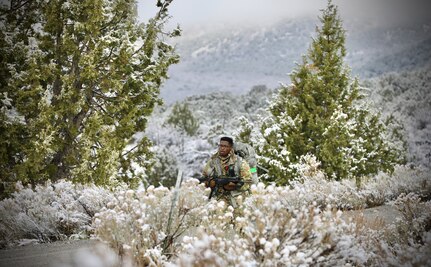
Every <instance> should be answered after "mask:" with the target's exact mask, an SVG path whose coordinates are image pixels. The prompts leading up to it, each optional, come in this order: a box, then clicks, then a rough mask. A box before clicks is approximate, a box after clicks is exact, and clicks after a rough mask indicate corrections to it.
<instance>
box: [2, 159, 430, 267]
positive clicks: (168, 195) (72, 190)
mask: <svg viewBox="0 0 431 267" xmlns="http://www.w3.org/2000/svg"><path fill="white" fill-rule="evenodd" d="M306 163H307V164H303V165H301V166H298V169H300V170H301V173H302V175H303V177H302V180H303V182H302V183H301V182H297V183H294V184H293V185H291V186H288V187H285V186H280V187H277V186H273V185H271V186H265V185H264V184H262V183H259V184H258V185H257V186H256V185H253V186H252V188H251V191H252V194H251V195H250V196H249V197H247V198H243V197H239V198H237V200H238V201H237V202H238V205H239V209H238V210H234V209H233V208H232V207H227V206H226V203H224V202H223V201H220V202H217V201H215V200H212V201H210V202H208V200H207V197H208V194H209V189H205V188H204V186H203V185H202V184H200V185H199V184H198V181H197V180H194V179H189V180H186V181H184V183H183V185H182V188H181V191H180V194H179V200H178V204H177V206H176V209H174V213H173V217H172V218H173V221H172V227H171V229H170V230H169V231H168V229H167V218H168V214H169V212H170V207H171V203H172V202H171V201H172V197H173V192H174V191H173V190H169V189H168V188H166V187H154V186H150V187H148V188H146V189H144V188H139V189H137V190H130V189H127V188H119V189H118V190H116V191H113V192H109V191H107V190H106V189H103V188H101V187H97V186H90V185H73V184H71V183H70V182H64V181H60V182H57V183H47V184H46V185H44V186H41V185H39V186H37V187H35V188H30V187H21V186H19V188H18V191H17V192H15V193H14V194H13V198H10V199H5V200H3V201H1V202H0V211H1V212H0V237H1V239H2V240H3V241H6V242H8V243H9V244H11V243H13V242H15V243H16V242H19V239H22V238H35V239H39V240H40V241H42V242H43V241H49V240H57V239H65V238H71V237H72V238H73V237H76V238H79V237H85V236H87V235H88V234H89V233H93V234H94V237H95V238H98V239H100V240H102V241H104V242H106V243H107V244H109V246H110V247H111V248H113V250H114V251H115V254H118V255H120V259H122V260H123V261H124V260H130V261H132V262H135V263H137V264H138V266H147V265H148V264H150V263H151V264H155V265H157V264H158V265H164V264H177V265H180V266H184V265H189V263H190V262H195V263H196V264H198V263H202V264H203V262H207V263H208V262H211V263H213V262H218V263H220V264H219V265H220V266H221V265H237V264H243V263H249V264H251V265H268V266H273V265H274V264H275V265H277V264H278V263H280V264H281V263H282V262H284V263H285V262H288V263H291V264H292V265H299V264H301V263H304V262H305V263H308V264H312V263H316V264H319V265H332V266H333V265H343V264H346V263H352V262H353V263H354V264H355V265H366V266H370V265H381V264H379V263H381V262H383V263H388V262H392V263H394V264H393V265H397V264H395V263H397V262H398V263H403V264H407V263H409V262H426V260H427V259H428V258H427V257H426V255H427V254H426V249H427V248H429V244H430V243H429V241H430V240H431V239H429V229H430V228H429V218H430V216H431V214H430V212H429V202H426V203H423V202H421V201H420V200H421V199H429V197H430V195H429V194H430V192H431V189H430V186H431V185H430V183H429V170H412V169H409V168H405V167H397V168H396V170H395V172H394V174H393V175H388V174H385V173H381V174H379V176H377V177H373V179H370V180H369V181H364V185H363V186H364V188H363V189H361V190H358V189H357V188H356V187H355V181H354V180H342V181H325V180H324V181H322V175H323V174H322V172H321V171H320V170H319V169H318V168H316V164H318V163H317V162H316V161H314V160H313V159H312V158H309V159H307V161H306ZM410 192H417V193H416V194H409V193H410ZM399 195H400V196H399ZM398 196H399V197H398ZM397 197H398V198H397ZM391 200H395V202H394V203H395V205H397V207H399V209H400V210H401V212H402V214H403V217H402V220H400V221H398V222H396V224H395V225H392V226H387V227H384V228H378V229H370V226H369V225H364V224H361V221H360V220H358V221H353V224H352V223H349V222H348V221H343V220H344V219H343V218H342V217H343V216H342V213H341V211H340V212H337V211H336V210H334V208H337V209H338V208H342V209H351V208H354V209H358V208H361V207H362V208H363V207H367V206H368V205H375V204H376V203H379V204H382V203H387V202H388V201H391ZM42 215H43V216H42ZM340 216H341V217H340ZM165 242H167V244H169V246H168V249H166V250H163V244H166V243H165ZM2 245H6V244H5V243H3V244H2ZM106 253H108V252H106ZM99 255H101V257H103V255H105V256H106V254H103V253H99ZM415 256H417V257H415ZM111 258H112V257H111ZM117 259H118V258H117ZM398 265H399V264H398Z"/></svg>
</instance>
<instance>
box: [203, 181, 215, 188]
mask: <svg viewBox="0 0 431 267" xmlns="http://www.w3.org/2000/svg"><path fill="white" fill-rule="evenodd" d="M205 186H206V187H210V188H214V187H215V186H216V182H215V181H214V179H209V180H206V181H205Z"/></svg>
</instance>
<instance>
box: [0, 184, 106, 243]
mask: <svg viewBox="0 0 431 267" xmlns="http://www.w3.org/2000/svg"><path fill="white" fill-rule="evenodd" d="M110 198H111V193H110V192H109V191H108V190H105V189H103V188H100V187H97V186H94V185H85V186H84V185H79V184H76V185H73V184H72V183H70V182H65V181H59V182H56V183H49V182H47V183H46V184H45V185H38V186H36V187H35V188H31V187H30V186H29V187H23V186H22V185H21V184H20V183H18V184H17V191H16V192H15V193H13V194H12V197H11V198H8V199H4V200H2V201H1V202H0V240H1V243H0V246H6V245H8V244H11V243H13V242H15V241H18V240H20V239H36V240H38V241H41V242H48V241H53V240H59V239H65V238H87V237H88V233H89V232H91V230H92V229H91V220H92V217H93V216H94V214H95V213H96V212H97V211H98V210H99V209H100V208H101V207H103V206H105V205H106V203H107V202H108V200H109V199H110Z"/></svg>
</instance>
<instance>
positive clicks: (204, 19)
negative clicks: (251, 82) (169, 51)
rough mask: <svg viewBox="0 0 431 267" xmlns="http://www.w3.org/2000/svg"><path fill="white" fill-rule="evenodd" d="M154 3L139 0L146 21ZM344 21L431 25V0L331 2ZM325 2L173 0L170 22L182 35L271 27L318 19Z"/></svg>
mask: <svg viewBox="0 0 431 267" xmlns="http://www.w3.org/2000/svg"><path fill="white" fill-rule="evenodd" d="M156 2H157V1H156V0H138V14H139V17H140V20H141V21H146V20H147V19H148V18H149V17H151V16H153V15H154V14H155V12H156V8H155V3H156ZM333 3H334V4H336V5H337V6H338V7H339V11H340V12H339V13H340V15H341V17H342V19H343V20H346V19H359V20H364V21H367V22H370V21H371V22H373V23H378V24H391V25H394V24H399V23H401V24H405V23H407V22H411V21H419V20H420V21H421V23H423V21H424V19H426V21H428V23H427V24H431V11H430V10H431V0H334V1H333ZM326 4H327V1H326V0H174V1H173V2H172V4H171V6H170V8H169V14H170V15H171V16H172V18H171V20H170V22H171V23H173V24H174V25H177V24H179V25H180V26H181V27H182V28H183V30H184V31H185V32H187V31H191V30H193V29H195V28H199V27H201V26H206V27H207V28H208V27H212V26H232V25H235V26H238V25H253V24H258V25H270V24H271V23H274V22H277V21H279V20H281V19H284V18H292V17H301V16H306V15H311V16H313V17H317V16H318V15H320V14H321V12H320V10H321V9H323V8H325V6H326Z"/></svg>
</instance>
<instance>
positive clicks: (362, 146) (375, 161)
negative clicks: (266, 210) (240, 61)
mask: <svg viewBox="0 0 431 267" xmlns="http://www.w3.org/2000/svg"><path fill="white" fill-rule="evenodd" d="M320 22H321V24H322V25H321V27H317V28H316V31H317V37H316V38H314V39H313V41H312V44H311V47H310V49H309V50H308V54H307V56H304V57H303V63H302V64H300V65H298V66H297V68H296V69H295V70H294V71H293V72H292V74H291V80H292V85H291V86H284V87H282V88H281V89H280V91H279V94H278V96H277V98H276V99H275V100H274V101H273V102H272V103H271V106H270V112H271V116H270V118H269V119H268V120H266V121H265V122H264V124H263V126H262V128H261V132H262V134H263V136H264V145H263V147H262V151H259V154H260V155H262V158H261V164H262V165H263V166H265V167H266V168H267V169H269V173H268V174H267V175H266V179H267V180H269V181H276V182H277V183H279V184H286V183H288V182H289V180H291V179H293V178H295V177H297V175H298V170H299V169H298V168H300V163H301V160H302V159H303V157H305V156H306V155H314V156H316V157H317V159H318V160H319V161H320V162H321V168H322V169H323V171H324V172H325V173H326V175H327V177H328V178H330V179H336V180H339V179H344V178H352V177H357V178H358V180H357V182H358V184H359V183H360V177H362V176H365V175H369V174H374V173H377V172H378V171H380V170H382V171H392V170H393V167H394V165H395V164H396V163H400V162H403V160H404V158H403V153H401V150H399V149H397V148H395V147H394V146H393V145H392V144H391V143H390V142H388V140H387V138H385V137H384V136H383V133H385V131H386V127H385V125H384V124H383V123H382V122H381V120H380V116H379V115H378V114H372V113H371V112H369V111H368V110H367V107H366V106H365V101H364V95H363V94H362V93H361V92H360V88H359V84H358V80H357V79H354V80H353V81H352V80H351V79H350V78H349V71H348V69H347V68H346V67H345V66H344V65H343V58H344V56H345V55H346V49H345V46H344V45H345V31H344V29H343V28H342V25H341V20H340V18H339V16H338V11H337V8H336V7H335V6H334V5H333V4H332V3H331V1H329V3H328V6H327V8H326V9H325V10H324V11H323V15H322V17H321V18H320ZM274 177H278V178H277V180H276V179H275V178H274Z"/></svg>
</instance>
